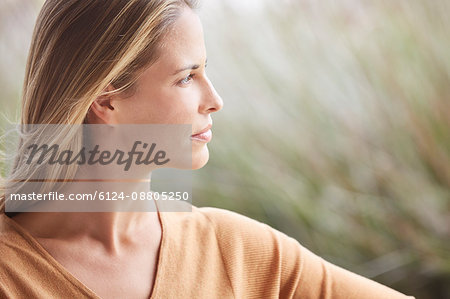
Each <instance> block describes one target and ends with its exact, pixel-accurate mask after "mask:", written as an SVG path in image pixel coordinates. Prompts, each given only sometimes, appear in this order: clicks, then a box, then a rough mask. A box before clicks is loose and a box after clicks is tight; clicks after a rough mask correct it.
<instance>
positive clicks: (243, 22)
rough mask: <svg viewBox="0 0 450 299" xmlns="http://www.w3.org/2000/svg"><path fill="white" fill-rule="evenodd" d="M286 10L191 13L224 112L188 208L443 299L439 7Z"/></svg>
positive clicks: (209, 8)
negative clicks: (244, 222) (247, 223)
mask: <svg viewBox="0 0 450 299" xmlns="http://www.w3.org/2000/svg"><path fill="white" fill-rule="evenodd" d="M294 2H295V1H289V2H288V1H281V2H278V1H277V2H272V1H265V2H264V3H266V4H265V5H261V3H260V5H258V6H257V7H256V6H255V7H252V5H250V6H249V7H246V9H244V10H243V9H242V7H240V6H237V5H227V4H226V3H225V4H222V5H214V4H209V5H207V4H205V6H206V7H205V11H206V12H204V13H203V15H202V18H203V21H204V24H205V31H206V38H207V49H208V57H209V61H210V67H209V68H210V69H209V74H210V77H211V79H212V81H213V83H214V84H215V86H216V89H217V90H218V92H219V93H220V94H221V95H222V97H223V99H224V103H225V105H224V109H223V110H222V111H221V112H219V113H217V115H214V116H213V117H214V130H213V132H214V138H213V141H212V142H211V143H210V145H209V148H210V152H211V156H210V161H209V163H208V165H207V166H205V168H204V169H203V170H200V171H199V172H198V173H197V177H196V186H195V189H194V190H195V191H196V193H195V194H194V195H195V199H194V203H195V204H197V205H199V206H202V205H213V206H218V207H222V208H227V209H231V210H235V211H238V212H240V213H243V214H245V215H248V216H250V217H253V218H256V219H258V220H260V221H263V222H266V223H268V224H270V225H272V226H273V227H275V228H277V229H279V230H281V231H283V232H285V233H286V234H288V235H290V236H292V237H295V238H296V239H298V240H299V242H300V243H302V244H303V245H304V246H306V247H308V248H310V249H311V250H312V251H313V252H315V253H317V254H318V255H320V256H322V257H324V258H325V259H327V260H329V261H331V262H333V263H335V264H338V265H340V266H342V267H344V268H347V269H350V270H352V271H355V272H357V273H360V274H362V275H364V276H367V277H370V278H372V279H375V280H377V281H380V282H381V283H383V284H386V285H389V286H392V287H394V288H396V289H398V290H400V291H403V292H405V293H407V294H412V295H415V296H417V298H444V297H447V296H449V295H450V250H449V248H450V246H449V245H450V222H449V219H450V212H449V199H450V138H449V137H448V136H449V135H450V99H449V94H450V80H449V79H450V56H449V55H448V49H450V39H449V38H448V36H450V20H449V19H448V18H447V14H446V12H448V11H449V9H450V5H449V4H448V2H445V1H439V0H438V1H428V2H425V1H377V2H375V3H369V2H367V1H343V2H339V3H335V2H334V1H318V2H313V1H299V2H295V3H294ZM218 16H219V17H218Z"/></svg>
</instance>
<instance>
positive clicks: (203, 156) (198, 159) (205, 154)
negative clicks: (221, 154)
mask: <svg viewBox="0 0 450 299" xmlns="http://www.w3.org/2000/svg"><path fill="white" fill-rule="evenodd" d="M208 160H209V151H208V147H207V146H206V145H205V147H204V148H203V149H202V150H201V151H199V152H197V153H192V170H196V169H200V168H202V167H203V166H205V165H206V163H208Z"/></svg>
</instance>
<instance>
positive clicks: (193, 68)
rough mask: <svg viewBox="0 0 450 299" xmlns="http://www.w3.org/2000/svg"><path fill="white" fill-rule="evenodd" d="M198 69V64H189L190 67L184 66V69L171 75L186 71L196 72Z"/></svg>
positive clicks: (206, 62) (206, 61)
mask: <svg viewBox="0 0 450 299" xmlns="http://www.w3.org/2000/svg"><path fill="white" fill-rule="evenodd" d="M207 64H208V59H206V60H205V65H207ZM199 67H200V65H199V64H191V65H188V66H185V67H183V68H181V69H179V70H177V71H175V73H173V75H176V74H178V73H181V72H183V71H186V70H196V69H198V68H199Z"/></svg>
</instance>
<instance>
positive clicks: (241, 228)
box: [200, 208, 414, 299]
mask: <svg viewBox="0 0 450 299" xmlns="http://www.w3.org/2000/svg"><path fill="white" fill-rule="evenodd" d="M200 210H201V211H202V212H203V213H204V214H205V215H206V216H207V218H209V219H210V221H211V223H212V225H213V226H214V228H215V230H216V235H217V240H218V243H219V246H220V248H221V252H222V258H223V260H224V266H225V268H226V271H227V273H228V276H229V279H230V283H231V285H232V288H233V293H234V295H235V297H236V298H321V299H322V298H323V299H328V298H333V299H335V298H346V299H349V298H358V299H361V298H367V299H371V298H373V299H375V298H377V299H378V298H391V299H396V298H399V299H400V298H414V297H409V296H406V295H404V294H402V293H400V292H397V291H396V290H393V289H391V288H389V287H387V286H384V285H382V284H380V283H378V282H375V281H373V280H370V279H368V278H365V277H363V276H361V275H358V274H356V273H353V272H350V271H348V270H345V269H343V268H341V267H338V266H336V265H334V264H332V263H329V262H327V261H326V260H324V259H323V258H321V257H319V256H317V255H315V254H314V253H312V252H311V251H310V250H308V249H307V248H305V247H303V246H302V245H301V244H300V243H299V242H298V241H296V240H295V239H293V238H291V237H289V236H287V235H285V234H284V233H282V232H280V231H278V230H275V229H274V228H272V227H270V226H268V225H266V224H264V223H261V222H258V221H256V220H254V219H251V218H248V217H245V216H243V215H240V214H237V213H235V212H231V211H227V210H223V209H217V208H200Z"/></svg>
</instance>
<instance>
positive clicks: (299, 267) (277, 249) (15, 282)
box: [0, 206, 414, 299]
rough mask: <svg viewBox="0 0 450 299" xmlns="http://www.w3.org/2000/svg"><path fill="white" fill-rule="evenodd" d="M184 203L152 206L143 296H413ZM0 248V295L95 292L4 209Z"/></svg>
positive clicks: (231, 216) (261, 229) (263, 229)
mask: <svg viewBox="0 0 450 299" xmlns="http://www.w3.org/2000/svg"><path fill="white" fill-rule="evenodd" d="M192 209H193V210H192V212H159V216H160V220H161V223H162V233H163V234H162V241H161V248H160V255H159V260H158V268H157V273H156V280H155V284H154V289H153V291H152V295H151V298H208V299H211V298H305V299H306V298H346V299H348V298H374V299H375V298H376V299H380V298H390V299H395V298H414V297H407V296H405V295H403V294H401V293H399V292H397V291H395V290H393V289H390V288H388V287H386V286H383V285H381V284H379V283H377V282H374V281H372V280H369V279H367V278H364V277H362V276H360V275H357V274H354V273H351V272H349V271H347V270H344V269H342V268H340V267H337V266H335V265H333V264H331V263H329V262H327V261H325V260H324V259H322V258H320V257H319V256H317V255H315V254H313V253H312V252H311V251H309V250H308V249H306V248H305V247H303V246H301V245H300V244H299V243H298V242H297V241H296V240H294V239H293V238H290V237H288V236H286V235H285V234H283V233H281V232H279V231H277V230H275V229H273V228H271V227H270V226H268V225H266V224H263V223H260V222H258V221H256V220H253V219H250V218H247V217H245V216H242V215H239V214H237V213H234V212H231V211H227V210H222V209H217V208H197V207H195V206H193V208H192ZM0 256H1V259H0V281H1V283H0V298H99V297H98V296H97V295H96V294H95V293H94V292H93V291H91V290H90V289H89V288H87V287H86V286H85V285H83V284H82V283H81V282H80V281H78V280H77V279H76V278H75V277H74V276H73V275H71V274H70V273H69V272H68V271H67V270H66V269H65V268H64V267H62V265H61V264H59V263H58V262H57V261H56V260H55V259H54V258H53V257H52V256H51V255H50V254H49V253H48V252H47V251H46V250H45V249H44V248H43V247H42V246H41V245H40V244H39V243H38V242H37V241H36V239H34V238H33V237H32V236H31V235H30V234H29V233H28V232H27V231H25V230H24V229H23V228H22V227H21V226H19V225H18V224H17V223H16V222H15V221H14V220H12V219H11V218H9V217H7V216H6V215H5V214H4V213H1V214H0ZM126 279H127V278H126V277H124V283H131V282H128V281H126Z"/></svg>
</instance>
